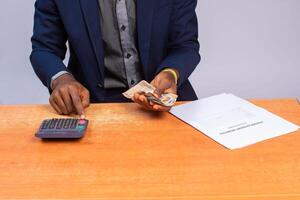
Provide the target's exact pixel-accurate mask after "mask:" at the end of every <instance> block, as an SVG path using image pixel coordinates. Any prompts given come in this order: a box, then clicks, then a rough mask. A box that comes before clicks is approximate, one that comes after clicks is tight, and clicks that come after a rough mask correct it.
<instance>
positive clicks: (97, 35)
mask: <svg viewBox="0 0 300 200" xmlns="http://www.w3.org/2000/svg"><path fill="white" fill-rule="evenodd" d="M79 2H80V5H81V9H82V13H83V17H84V20H85V23H86V27H87V30H88V33H89V36H90V40H91V43H92V45H93V49H94V52H95V55H96V59H97V63H98V66H99V68H100V72H101V76H102V80H104V67H103V66H104V51H103V42H102V34H101V27H100V15H99V4H98V0H79Z"/></svg>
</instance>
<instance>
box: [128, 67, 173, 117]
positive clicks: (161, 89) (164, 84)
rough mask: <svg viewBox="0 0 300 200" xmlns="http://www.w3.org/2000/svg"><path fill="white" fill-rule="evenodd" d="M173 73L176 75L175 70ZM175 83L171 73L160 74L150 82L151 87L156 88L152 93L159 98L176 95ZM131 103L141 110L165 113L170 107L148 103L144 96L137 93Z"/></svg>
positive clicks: (163, 72)
mask: <svg viewBox="0 0 300 200" xmlns="http://www.w3.org/2000/svg"><path fill="white" fill-rule="evenodd" d="M174 71H175V72H176V73H177V74H178V72H177V71H176V70H174ZM176 82H177V80H176V79H175V76H174V75H173V74H172V73H171V72H169V71H162V72H160V73H159V74H158V75H157V76H156V77H155V78H154V80H153V81H152V82H151V85H153V86H154V87H155V88H156V90H155V91H154V95H155V96H156V97H158V98H160V96H161V95H162V94H164V93H172V94H177V85H176ZM133 101H134V102H136V103H138V104H140V105H141V106H142V107H143V108H145V109H147V110H153V111H161V112H167V111H169V110H170V109H171V107H165V106H161V105H157V104H154V103H152V102H149V101H148V99H147V98H146V97H145V96H144V95H142V94H139V93H136V94H134V97H133Z"/></svg>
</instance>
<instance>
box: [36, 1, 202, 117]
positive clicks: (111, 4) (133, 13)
mask: <svg viewBox="0 0 300 200" xmlns="http://www.w3.org/2000/svg"><path fill="white" fill-rule="evenodd" d="M196 4H197V0H37V1H36V3H35V15H34V31H33V36H32V39H31V41H32V53H31V56H30V60H31V63H32V66H33V68H34V71H35V73H36V74H37V76H38V77H39V78H40V80H41V81H42V82H43V84H44V85H45V86H46V87H48V89H49V91H50V94H51V96H50V99H49V101H50V104H51V106H52V107H53V108H54V109H55V110H56V111H57V112H58V113H59V114H71V113H78V114H83V113H84V109H85V108H86V107H88V106H89V103H90V102H126V101H128V100H127V99H125V98H124V97H123V96H122V93H123V92H124V91H126V90H127V89H128V88H130V87H132V86H134V85H136V84H137V83H138V82H139V81H141V80H143V79H144V80H146V81H148V82H151V84H152V85H153V86H155V87H156V88H157V91H155V93H156V95H157V96H160V95H161V94H162V93H169V92H170V93H175V94H178V96H179V97H178V100H195V99H197V96H196V94H195V92H194V90H193V88H192V86H191V84H190V82H189V80H188V77H189V76H190V74H191V73H192V72H193V70H194V69H195V67H196V66H197V64H198V63H199V61H200V55H199V43H198V25H197V17H196V13H195V7H196ZM67 42H68V47H69V51H70V58H69V63H68V66H67V67H66V66H65V65H64V63H63V60H64V58H65V54H66V50H67V46H66V43H67ZM133 101H135V102H137V103H139V104H140V105H142V106H143V107H144V108H146V109H149V110H155V111H167V110H169V109H170V108H166V107H163V106H159V105H155V104H152V103H150V102H148V101H147V99H146V97H145V96H144V95H142V94H138V93H137V94H135V95H134V98H133Z"/></svg>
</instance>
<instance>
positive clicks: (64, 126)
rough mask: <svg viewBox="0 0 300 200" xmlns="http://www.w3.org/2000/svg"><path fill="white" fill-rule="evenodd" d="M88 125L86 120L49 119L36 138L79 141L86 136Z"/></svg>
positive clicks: (45, 121) (44, 122)
mask: <svg viewBox="0 0 300 200" xmlns="http://www.w3.org/2000/svg"><path fill="white" fill-rule="evenodd" d="M88 123H89V121H88V120H86V119H73V118H66V119H47V120H44V121H43V122H42V124H41V126H40V128H39V130H38V132H37V133H36V134H35V136H36V137H38V138H42V139H79V138H82V137H83V136H84V134H85V132H86V129H87V126H88Z"/></svg>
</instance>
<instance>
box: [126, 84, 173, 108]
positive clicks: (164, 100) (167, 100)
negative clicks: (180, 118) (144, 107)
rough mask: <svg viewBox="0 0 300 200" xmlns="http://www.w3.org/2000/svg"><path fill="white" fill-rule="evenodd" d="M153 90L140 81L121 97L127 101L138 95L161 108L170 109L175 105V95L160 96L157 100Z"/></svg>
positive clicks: (151, 86)
mask: <svg viewBox="0 0 300 200" xmlns="http://www.w3.org/2000/svg"><path fill="white" fill-rule="evenodd" d="M155 90H156V88H155V87H154V86H153V85H151V84H150V83H148V82H147V81H141V82H140V83H138V84H137V85H135V86H134V87H132V88H130V89H129V90H127V91H126V92H124V93H123V95H124V96H125V97H126V98H128V99H132V98H133V96H134V94H135V93H139V94H143V95H145V97H146V98H147V99H148V101H150V102H153V103H155V104H158V105H161V106H166V107H171V106H173V105H174V104H175V102H176V100H177V97H178V96H177V95H176V94H171V93H167V94H162V95H161V97H160V98H157V97H156V96H155V95H154V91H155Z"/></svg>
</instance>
